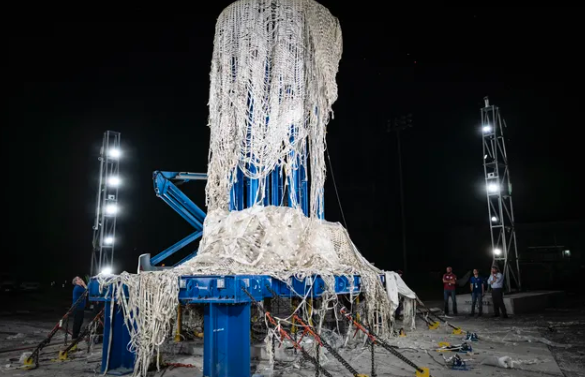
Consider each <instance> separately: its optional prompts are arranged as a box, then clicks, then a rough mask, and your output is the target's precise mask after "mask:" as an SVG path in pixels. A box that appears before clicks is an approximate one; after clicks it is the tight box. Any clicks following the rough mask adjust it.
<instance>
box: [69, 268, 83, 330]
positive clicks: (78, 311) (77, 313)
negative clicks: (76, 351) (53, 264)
mask: <svg viewBox="0 0 585 377" xmlns="http://www.w3.org/2000/svg"><path fill="white" fill-rule="evenodd" d="M71 283H73V286H74V287H73V305H75V303H76V302H77V300H79V298H80V297H81V296H84V297H83V298H82V299H81V301H80V302H79V303H77V306H76V307H75V308H74V309H73V313H71V314H72V315H73V334H72V336H71V337H72V338H73V339H74V340H75V339H77V337H78V336H79V331H80V330H81V325H83V314H84V310H85V302H86V297H85V292H86V291H87V285H85V282H84V281H83V279H82V278H80V277H79V276H76V277H74V278H73V281H72V282H71Z"/></svg>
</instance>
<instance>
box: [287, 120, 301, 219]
mask: <svg viewBox="0 0 585 377" xmlns="http://www.w3.org/2000/svg"><path fill="white" fill-rule="evenodd" d="M295 136H296V135H295V132H294V126H291V136H290V142H291V144H292V143H294V141H295ZM289 160H290V161H292V163H291V172H290V174H289V177H288V182H287V183H288V206H289V207H295V208H297V207H298V206H299V204H300V203H301V201H300V181H301V180H300V172H299V165H300V158H299V155H298V154H297V153H296V152H295V151H292V152H290V154H289Z"/></svg>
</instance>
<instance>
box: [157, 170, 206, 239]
mask: <svg viewBox="0 0 585 377" xmlns="http://www.w3.org/2000/svg"><path fill="white" fill-rule="evenodd" d="M153 181H154V190H155V192H156V195H157V196H159V197H160V198H162V199H163V200H164V201H165V202H166V203H167V204H168V205H169V206H170V207H171V208H172V209H174V210H175V211H176V212H177V213H178V214H179V215H181V217H183V218H184V219H185V220H186V221H187V222H188V223H189V224H191V226H193V227H194V228H195V229H197V230H201V229H203V221H204V220H205V212H203V211H202V210H201V208H199V207H198V206H197V205H196V204H195V203H193V201H192V200H191V199H189V198H188V197H187V195H185V194H184V193H183V192H181V190H179V189H178V188H177V186H175V185H174V184H173V182H171V181H170V179H168V178H167V177H166V176H165V174H164V173H163V172H159V171H156V172H154V177H153Z"/></svg>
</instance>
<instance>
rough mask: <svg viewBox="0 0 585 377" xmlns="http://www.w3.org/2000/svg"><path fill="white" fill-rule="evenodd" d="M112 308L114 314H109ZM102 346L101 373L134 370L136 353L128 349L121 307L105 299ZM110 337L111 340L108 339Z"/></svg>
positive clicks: (118, 374) (127, 338) (115, 373)
mask: <svg viewBox="0 0 585 377" xmlns="http://www.w3.org/2000/svg"><path fill="white" fill-rule="evenodd" d="M112 305H113V306H114V308H113V313H114V315H113V316H112V315H110V312H111V310H112ZM104 317H105V318H104V346H103V348H102V369H101V370H102V374H103V373H106V372H107V374H110V375H114V376H122V375H125V374H130V373H132V372H133V371H134V362H135V360H136V355H135V354H134V352H131V351H129V350H128V344H129V343H130V332H129V331H128V327H127V326H126V323H125V322H124V313H122V308H120V307H119V306H118V304H116V303H115V302H113V301H111V300H109V301H106V305H105V308H104ZM110 338H111V341H110Z"/></svg>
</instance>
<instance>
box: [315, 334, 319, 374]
mask: <svg viewBox="0 0 585 377" xmlns="http://www.w3.org/2000/svg"><path fill="white" fill-rule="evenodd" d="M319 353H320V352H319V342H315V360H317V362H319ZM315 377H319V368H315Z"/></svg>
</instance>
